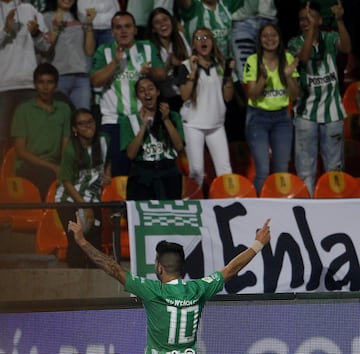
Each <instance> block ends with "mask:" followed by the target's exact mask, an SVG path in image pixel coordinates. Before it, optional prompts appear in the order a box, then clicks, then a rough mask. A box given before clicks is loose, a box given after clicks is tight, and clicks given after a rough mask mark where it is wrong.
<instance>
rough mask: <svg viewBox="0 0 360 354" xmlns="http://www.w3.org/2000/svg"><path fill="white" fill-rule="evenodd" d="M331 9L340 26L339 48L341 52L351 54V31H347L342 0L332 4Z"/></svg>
mask: <svg viewBox="0 0 360 354" xmlns="http://www.w3.org/2000/svg"><path fill="white" fill-rule="evenodd" d="M331 11H332V12H333V14H334V16H335V21H336V24H337V27H338V32H339V37H340V39H339V44H338V48H339V50H340V51H341V52H343V53H345V54H349V53H350V52H351V39H350V36H349V32H348V31H347V29H346V27H345V24H344V20H343V15H344V8H343V7H342V5H341V1H340V0H338V4H337V5H334V6H331Z"/></svg>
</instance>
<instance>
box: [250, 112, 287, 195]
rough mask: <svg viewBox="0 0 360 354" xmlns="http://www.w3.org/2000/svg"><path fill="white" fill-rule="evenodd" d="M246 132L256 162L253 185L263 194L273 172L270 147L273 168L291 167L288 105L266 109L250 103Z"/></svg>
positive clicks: (285, 169) (281, 170)
mask: <svg viewBox="0 0 360 354" xmlns="http://www.w3.org/2000/svg"><path fill="white" fill-rule="evenodd" d="M245 134H246V141H247V143H248V145H249V148H250V151H251V154H252V156H253V158H254V162H255V170H256V171H255V180H254V185H255V188H256V191H257V193H258V195H260V191H261V187H262V185H263V184H264V181H265V179H266V177H267V176H268V175H269V173H270V149H271V153H272V165H273V166H272V167H273V172H287V171H288V170H289V161H290V157H291V148H292V137H293V126H292V122H291V119H290V117H289V115H288V110H287V108H283V109H281V110H278V111H265V110H262V109H257V108H253V107H250V106H248V108H247V114H246V127H245Z"/></svg>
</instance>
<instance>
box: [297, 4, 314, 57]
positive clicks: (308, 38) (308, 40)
mask: <svg viewBox="0 0 360 354" xmlns="http://www.w3.org/2000/svg"><path fill="white" fill-rule="evenodd" d="M305 16H306V19H307V21H308V22H309V29H308V31H306V32H305V34H304V35H305V40H304V44H303V46H302V47H301V49H300V51H299V53H297V57H298V58H299V60H300V61H301V62H302V63H304V64H306V63H307V62H308V61H309V58H310V54H311V50H312V45H313V40H314V36H315V33H316V29H315V27H316V22H315V18H314V17H313V16H312V15H311V12H310V2H307V4H306V8H305Z"/></svg>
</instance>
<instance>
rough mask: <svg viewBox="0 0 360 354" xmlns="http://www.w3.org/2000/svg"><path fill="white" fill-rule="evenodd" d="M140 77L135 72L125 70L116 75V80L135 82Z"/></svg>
mask: <svg viewBox="0 0 360 354" xmlns="http://www.w3.org/2000/svg"><path fill="white" fill-rule="evenodd" d="M139 77H140V73H139V72H138V71H136V70H125V71H123V72H122V73H118V75H117V76H116V80H130V81H137V80H138V79H139Z"/></svg>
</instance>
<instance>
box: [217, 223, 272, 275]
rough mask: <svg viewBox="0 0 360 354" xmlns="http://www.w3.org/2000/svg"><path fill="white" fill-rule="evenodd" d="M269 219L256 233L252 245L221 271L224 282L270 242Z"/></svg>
mask: <svg viewBox="0 0 360 354" xmlns="http://www.w3.org/2000/svg"><path fill="white" fill-rule="evenodd" d="M269 222H270V219H267V220H266V221H265V224H264V226H263V227H262V228H261V229H260V230H259V231H258V232H257V233H256V238H255V241H254V243H253V244H252V245H251V247H249V248H248V249H247V250H245V251H243V252H241V253H239V254H238V255H237V256H236V257H234V258H233V259H232V260H231V261H230V262H229V263H228V264H227V265H226V266H225V267H224V268H223V269H221V270H220V271H221V273H222V274H223V276H224V280H225V282H227V281H228V280H230V279H231V278H232V277H234V276H235V275H236V274H237V273H238V272H239V271H240V270H241V269H243V268H244V267H245V266H246V265H247V264H248V263H249V262H250V261H251V260H252V259H253V258H254V257H255V256H256V254H257V253H258V252H260V251H261V250H262V248H263V247H264V246H265V245H266V244H267V243H268V242H269V241H270V228H269Z"/></svg>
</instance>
